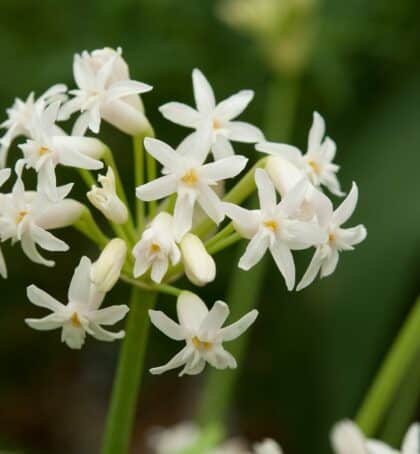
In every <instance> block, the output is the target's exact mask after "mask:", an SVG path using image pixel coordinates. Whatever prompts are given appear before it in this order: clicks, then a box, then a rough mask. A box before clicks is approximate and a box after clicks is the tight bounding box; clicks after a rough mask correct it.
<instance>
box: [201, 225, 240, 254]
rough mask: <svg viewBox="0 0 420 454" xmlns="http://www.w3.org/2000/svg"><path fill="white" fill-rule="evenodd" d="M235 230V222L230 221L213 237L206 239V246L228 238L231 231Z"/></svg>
mask: <svg viewBox="0 0 420 454" xmlns="http://www.w3.org/2000/svg"><path fill="white" fill-rule="evenodd" d="M234 232H235V227H233V223H232V222H229V224H228V225H227V226H226V227H224V228H223V229H222V230H220V232H218V233H216V235H214V236H213V237H212V238H210V239H209V240H208V241H206V248H209V247H212V246H213V245H214V244H216V243H218V242H219V241H220V240H222V239H224V238H226V237H227V236H228V235H230V234H231V233H234Z"/></svg>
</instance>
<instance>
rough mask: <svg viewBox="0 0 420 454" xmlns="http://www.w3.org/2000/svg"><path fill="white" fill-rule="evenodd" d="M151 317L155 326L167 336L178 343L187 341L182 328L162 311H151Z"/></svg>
mask: <svg viewBox="0 0 420 454" xmlns="http://www.w3.org/2000/svg"><path fill="white" fill-rule="evenodd" d="M149 317H150V321H151V322H152V323H153V325H155V326H156V328H157V329H158V330H160V331H162V333H163V334H165V336H168V337H170V338H171V339H173V340H178V341H179V340H183V339H185V335H184V332H183V329H182V328H181V326H180V325H178V323H175V322H174V321H173V320H171V319H170V318H169V317H168V316H167V315H166V314H164V313H163V312H162V311H153V310H149Z"/></svg>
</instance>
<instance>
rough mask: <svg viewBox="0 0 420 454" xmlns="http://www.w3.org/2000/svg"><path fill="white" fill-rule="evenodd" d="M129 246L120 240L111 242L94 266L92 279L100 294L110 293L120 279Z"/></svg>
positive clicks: (91, 273) (116, 239)
mask: <svg viewBox="0 0 420 454" xmlns="http://www.w3.org/2000/svg"><path fill="white" fill-rule="evenodd" d="M126 254H127V246H126V244H125V242H124V241H123V240H121V239H120V238H114V239H113V240H111V241H110V242H109V243H108V244H107V245H106V246H105V248H104V250H103V251H102V252H101V255H100V256H99V258H98V260H97V261H96V262H95V263H94V264H93V265H92V268H91V271H90V279H91V281H92V283H93V284H94V285H95V287H96V288H97V290H98V291H100V292H104V293H105V292H109V291H110V290H111V289H112V287H114V285H115V284H116V282H117V281H118V279H119V277H120V273H121V268H122V267H123V265H124V262H125V256H126Z"/></svg>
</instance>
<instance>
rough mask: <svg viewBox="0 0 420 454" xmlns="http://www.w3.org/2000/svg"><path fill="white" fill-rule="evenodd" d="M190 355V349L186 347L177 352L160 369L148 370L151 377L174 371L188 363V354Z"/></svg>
mask: <svg viewBox="0 0 420 454" xmlns="http://www.w3.org/2000/svg"><path fill="white" fill-rule="evenodd" d="M191 353H192V351H191V349H190V347H188V346H186V347H184V348H183V349H182V350H181V351H179V352H178V353H177V354H176V355H175V356H174V357H173V358H172V359H171V360H170V361H168V362H167V363H166V364H165V365H163V366H160V367H154V368H152V369H150V373H151V374H153V375H160V374H163V373H164V372H167V371H169V370H172V369H176V368H178V367H180V366H182V365H183V364H185V363H186V362H187V361H188V358H189V356H190V354H191Z"/></svg>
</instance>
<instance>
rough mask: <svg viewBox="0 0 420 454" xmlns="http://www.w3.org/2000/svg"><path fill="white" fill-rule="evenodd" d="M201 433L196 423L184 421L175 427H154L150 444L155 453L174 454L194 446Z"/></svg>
mask: <svg viewBox="0 0 420 454" xmlns="http://www.w3.org/2000/svg"><path fill="white" fill-rule="evenodd" d="M200 435H201V431H200V428H199V427H198V426H197V425H196V424H194V423H192V422H183V423H180V424H177V425H176V426H174V427H169V428H161V427H158V428H156V429H154V430H153V432H152V433H151V435H150V437H149V440H148V441H149V443H148V444H149V445H150V447H151V448H152V449H153V454H174V453H178V452H181V451H183V450H185V449H188V448H191V447H192V446H194V445H195V443H197V442H198V440H199V438H200Z"/></svg>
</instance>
